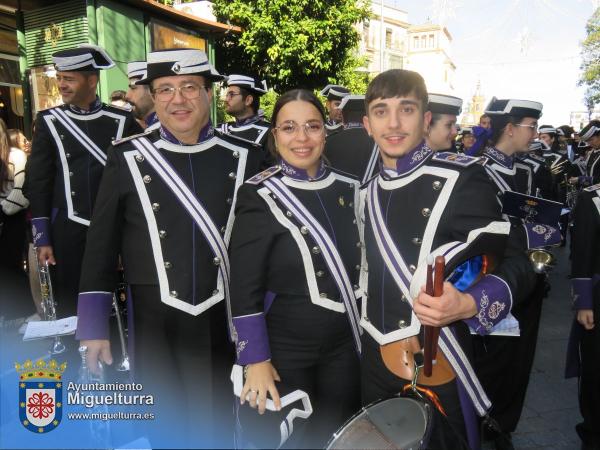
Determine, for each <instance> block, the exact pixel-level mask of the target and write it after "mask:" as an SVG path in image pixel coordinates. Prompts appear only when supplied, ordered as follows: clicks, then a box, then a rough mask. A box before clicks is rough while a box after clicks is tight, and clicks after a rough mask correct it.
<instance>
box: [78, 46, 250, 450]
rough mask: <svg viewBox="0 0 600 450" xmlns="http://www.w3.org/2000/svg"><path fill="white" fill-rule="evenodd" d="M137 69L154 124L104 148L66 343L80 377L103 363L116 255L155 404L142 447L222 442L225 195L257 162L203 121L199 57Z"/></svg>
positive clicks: (136, 363)
mask: <svg viewBox="0 0 600 450" xmlns="http://www.w3.org/2000/svg"><path fill="white" fill-rule="evenodd" d="M147 70H148V73H147V77H146V78H143V79H142V80H141V81H139V83H141V84H148V85H149V86H150V89H151V92H152V96H153V98H154V105H155V110H156V114H157V116H158V120H159V122H160V124H161V125H160V128H159V129H157V130H154V131H150V132H145V133H144V134H142V135H137V136H132V137H131V138H129V139H123V140H121V141H117V142H115V144H114V146H113V147H112V148H110V149H109V151H108V162H107V166H106V169H105V172H104V175H103V177H102V182H101V185H100V189H99V193H98V200H97V203H96V204H97V207H96V210H95V212H94V216H93V217H92V223H91V226H90V230H89V234H88V236H89V239H88V244H87V246H86V252H85V257H84V260H83V268H82V278H81V285H80V294H79V303H78V327H77V335H76V336H77V339H80V340H81V344H82V345H85V346H87V347H88V362H89V366H90V368H91V370H97V361H98V360H101V361H102V362H104V363H107V364H110V363H111V361H112V356H111V349H110V342H109V340H108V330H107V320H108V314H109V312H110V304H111V298H112V293H111V290H112V286H113V282H114V279H113V277H112V273H113V268H114V267H116V265H117V259H118V256H119V255H120V256H121V259H122V263H123V268H124V275H125V281H126V282H127V283H128V284H129V286H130V289H131V297H132V299H133V307H132V308H131V309H132V310H133V311H131V310H130V309H129V308H128V314H131V313H133V323H132V324H131V325H130V330H133V331H130V335H131V337H132V338H133V340H134V346H135V347H134V349H135V350H134V358H133V367H134V370H135V372H134V373H135V377H136V380H137V381H139V382H140V383H142V384H143V386H144V388H145V389H147V390H148V392H150V393H152V394H154V395H155V396H156V397H157V402H159V403H157V405H158V406H157V410H158V412H157V420H156V421H155V423H153V424H152V425H151V427H149V428H150V431H149V432H150V437H151V443H152V444H153V446H157V447H161V446H167V447H183V446H187V447H197V446H202V447H206V446H230V445H231V442H230V441H228V440H226V438H228V437H229V436H230V434H231V433H230V428H231V427H232V424H231V423H229V422H227V420H226V419H227V415H226V414H227V413H228V414H229V416H230V415H231V411H230V403H229V401H227V400H226V399H223V398H215V397H217V396H218V393H219V392H221V387H220V386H219V385H217V386H215V385H214V383H215V382H216V380H220V381H221V382H222V383H225V382H227V381H228V369H229V367H231V363H232V361H233V354H231V359H230V360H228V361H223V360H224V359H227V358H228V357H229V356H230V354H229V353H228V352H226V350H225V349H226V348H229V347H230V346H229V345H228V342H227V337H226V336H225V333H224V332H223V333H221V332H222V331H224V330H225V324H226V317H225V312H224V311H225V308H224V306H223V305H224V302H223V300H224V299H225V298H226V297H227V295H228V289H229V263H228V261H229V259H228V256H227V250H226V245H227V242H228V240H229V236H230V233H231V226H232V221H233V209H232V208H233V206H234V203H235V199H236V189H237V188H238V187H239V186H240V185H241V184H242V182H243V180H244V179H245V178H246V176H247V175H251V174H254V173H256V170H257V168H258V161H256V160H255V159H253V155H254V154H255V153H254V152H252V151H249V150H248V148H247V145H248V143H247V141H239V140H237V139H236V138H233V137H230V136H226V135H221V134H218V133H216V132H215V131H214V129H213V127H212V125H211V123H210V119H209V112H210V104H211V100H212V92H213V90H212V83H213V82H215V81H219V80H221V79H222V76H221V75H219V74H218V72H216V71H215V70H214V68H213V67H212V66H211V65H210V63H209V62H208V59H207V57H206V54H205V53H204V52H202V51H200V50H194V49H171V50H163V51H157V52H152V53H150V54H149V55H148V66H147ZM215 308H216V312H217V314H211V312H212V311H214V310H215ZM225 362H226V363H228V367H227V365H226V364H225ZM217 372H218V373H217ZM219 421H224V423H221V424H220V426H219ZM165 427H167V428H165ZM221 427H222V428H221ZM165 429H169V430H171V431H172V433H169V434H168V435H167V434H166V433H164V430H165ZM161 439H162V440H161Z"/></svg>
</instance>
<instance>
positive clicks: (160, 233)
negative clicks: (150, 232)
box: [158, 230, 167, 239]
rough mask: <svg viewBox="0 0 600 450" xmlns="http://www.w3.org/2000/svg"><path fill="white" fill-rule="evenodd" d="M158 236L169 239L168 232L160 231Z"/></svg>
mask: <svg viewBox="0 0 600 450" xmlns="http://www.w3.org/2000/svg"><path fill="white" fill-rule="evenodd" d="M158 235H159V236H160V238H161V239H164V238H166V237H167V232H166V231H165V230H160V231H159V232H158Z"/></svg>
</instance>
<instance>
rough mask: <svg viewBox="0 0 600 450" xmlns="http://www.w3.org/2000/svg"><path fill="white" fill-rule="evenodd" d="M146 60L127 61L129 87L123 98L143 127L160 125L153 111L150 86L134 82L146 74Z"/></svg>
mask: <svg viewBox="0 0 600 450" xmlns="http://www.w3.org/2000/svg"><path fill="white" fill-rule="evenodd" d="M146 66H147V64H146V61H133V62H130V63H127V77H128V78H129V89H127V95H126V97H125V99H126V100H127V101H128V102H129V103H130V104H131V105H132V106H133V115H134V116H135V118H136V120H137V121H138V123H139V124H140V126H141V127H142V128H144V129H147V128H151V129H155V128H158V127H160V124H159V123H158V119H157V118H156V113H155V112H154V100H153V99H152V93H151V92H150V87H149V86H147V85H145V84H136V83H137V82H138V81H140V80H141V79H143V78H146V75H147V72H148V71H147V68H146Z"/></svg>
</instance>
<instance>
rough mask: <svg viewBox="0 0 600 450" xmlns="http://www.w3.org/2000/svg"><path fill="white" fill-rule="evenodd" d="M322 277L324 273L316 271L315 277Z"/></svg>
mask: <svg viewBox="0 0 600 450" xmlns="http://www.w3.org/2000/svg"><path fill="white" fill-rule="evenodd" d="M323 275H325V272H323V271H322V270H319V271H317V277H319V278H321V277H322V276H323Z"/></svg>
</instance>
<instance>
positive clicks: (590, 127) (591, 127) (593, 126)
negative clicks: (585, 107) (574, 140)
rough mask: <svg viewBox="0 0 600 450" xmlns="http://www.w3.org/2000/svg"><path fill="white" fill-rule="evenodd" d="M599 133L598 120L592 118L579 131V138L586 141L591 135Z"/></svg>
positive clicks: (599, 121)
mask: <svg viewBox="0 0 600 450" xmlns="http://www.w3.org/2000/svg"><path fill="white" fill-rule="evenodd" d="M597 134H600V120H592V121H591V122H590V123H588V124H587V125H586V126H585V127H583V128H582V129H581V131H580V132H579V139H580V140H582V141H587V140H588V139H590V138H591V137H593V136H596V135H597Z"/></svg>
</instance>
